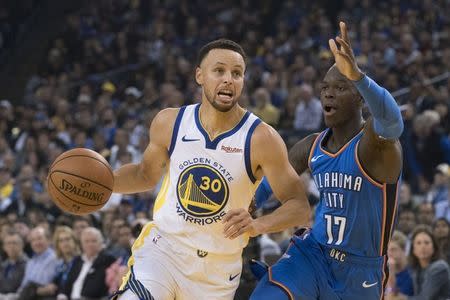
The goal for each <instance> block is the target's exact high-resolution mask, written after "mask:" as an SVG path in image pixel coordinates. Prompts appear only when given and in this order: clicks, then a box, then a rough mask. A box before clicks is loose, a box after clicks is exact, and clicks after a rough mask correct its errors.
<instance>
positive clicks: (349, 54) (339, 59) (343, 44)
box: [328, 22, 364, 81]
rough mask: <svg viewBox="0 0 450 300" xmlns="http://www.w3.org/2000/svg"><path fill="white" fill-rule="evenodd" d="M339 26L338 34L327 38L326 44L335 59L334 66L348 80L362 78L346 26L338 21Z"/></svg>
mask: <svg viewBox="0 0 450 300" xmlns="http://www.w3.org/2000/svg"><path fill="white" fill-rule="evenodd" d="M339 28H340V30H341V34H340V36H337V37H336V40H333V39H329V40H328V44H329V46H330V50H331V52H332V53H333V56H334V60H335V61H336V67H337V68H338V70H339V72H341V74H342V75H344V76H345V77H347V78H348V79H349V80H353V81H358V80H360V79H361V78H363V76H364V74H363V73H362V72H361V70H360V69H359V67H358V64H357V63H356V59H355V55H354V54H353V50H352V47H351V44H350V40H349V38H348V33H347V26H346V25H345V23H344V22H339ZM336 42H337V43H338V44H339V45H340V48H338V46H337V45H336Z"/></svg>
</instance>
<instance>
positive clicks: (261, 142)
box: [114, 39, 310, 300]
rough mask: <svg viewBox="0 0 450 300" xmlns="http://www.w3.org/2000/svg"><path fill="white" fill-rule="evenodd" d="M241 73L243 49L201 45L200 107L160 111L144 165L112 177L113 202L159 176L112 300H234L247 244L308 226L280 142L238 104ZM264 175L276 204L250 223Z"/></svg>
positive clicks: (217, 43)
mask: <svg viewBox="0 0 450 300" xmlns="http://www.w3.org/2000/svg"><path fill="white" fill-rule="evenodd" d="M244 72H245V54H244V51H243V49H242V48H241V46H239V45H238V44H236V43H235V42H233V41H230V40H224V39H221V40H216V41H213V42H211V43H209V44H207V45H205V46H204V47H203V48H202V49H201V50H200V53H199V59H198V67H197V69H196V74H195V79H196V81H197V83H198V84H199V85H200V86H201V87H202V102H201V104H196V105H189V106H186V107H182V108H180V109H165V110H162V111H161V112H159V113H158V115H157V116H156V117H155V118H154V120H153V122H152V124H151V126H150V143H149V145H148V147H147V149H146V150H145V153H144V156H143V159H142V161H141V162H140V163H139V164H128V165H125V166H123V167H121V168H120V169H118V170H116V171H115V173H114V179H115V181H114V192H115V193H137V192H142V191H145V190H148V189H150V188H152V187H154V186H155V185H156V184H157V183H158V181H159V180H160V178H161V177H162V176H163V175H164V181H163V184H162V187H161V191H160V192H159V195H158V197H157V199H156V202H155V206H154V213H153V216H154V221H153V222H151V223H149V224H147V225H146V226H145V227H144V228H143V229H142V232H141V234H140V236H139V237H138V239H137V240H136V242H135V243H134V245H133V248H132V250H133V255H132V257H131V258H130V261H129V263H128V265H129V266H130V271H129V272H128V274H127V276H126V277H125V278H124V282H123V284H122V286H121V288H120V291H119V292H118V293H117V294H118V295H120V296H119V299H121V300H122V299H145V300H148V299H157V300H165V299H177V300H179V299H233V296H234V294H235V291H236V289H237V287H238V284H239V279H240V273H241V268H242V258H241V254H242V249H243V248H244V247H245V246H246V245H247V242H248V238H249V237H253V236H256V235H259V234H262V233H269V232H276V231H282V230H284V229H286V228H290V227H293V226H305V225H307V224H308V221H309V217H310V207H309V204H308V201H307V199H306V196H305V193H304V190H303V188H302V186H301V183H300V179H299V177H298V175H297V174H296V173H295V171H294V170H293V168H292V167H291V165H290V164H289V162H288V158H287V151H286V147H285V144H284V142H283V140H282V139H281V137H280V136H279V135H278V133H277V132H276V131H275V130H274V129H273V128H272V127H270V126H269V125H267V124H265V123H263V122H261V121H260V120H259V119H258V118H257V117H256V116H255V115H253V114H251V113H250V112H248V111H247V110H245V109H244V108H242V107H241V106H239V104H238V99H239V97H240V95H241V92H242V88H243V85H244ZM263 176H266V177H267V178H268V180H269V182H270V185H271V186H272V188H273V190H274V193H275V195H276V196H277V198H278V199H280V201H281V202H282V205H281V206H280V208H278V209H277V210H276V211H274V212H273V213H272V214H270V215H266V216H263V217H260V218H257V219H253V218H252V217H251V216H250V214H249V212H248V209H249V205H250V203H251V200H252V197H253V195H254V193H255V190H256V188H257V186H258V184H259V182H260V180H261V178H262V177H263Z"/></svg>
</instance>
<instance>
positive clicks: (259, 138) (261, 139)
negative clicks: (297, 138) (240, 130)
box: [252, 121, 281, 145]
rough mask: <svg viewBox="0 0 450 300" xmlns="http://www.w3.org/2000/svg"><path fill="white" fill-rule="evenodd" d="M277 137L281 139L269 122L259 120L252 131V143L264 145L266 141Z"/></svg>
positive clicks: (271, 140) (272, 140)
mask: <svg viewBox="0 0 450 300" xmlns="http://www.w3.org/2000/svg"><path fill="white" fill-rule="evenodd" d="M277 139H281V137H280V135H279V134H278V132H277V131H276V130H275V129H274V128H273V127H272V126H270V125H269V124H267V123H265V122H263V121H261V122H260V123H259V124H258V126H256V128H255V131H254V132H253V136H252V144H254V145H264V144H265V143H267V142H274V141H275V140H277ZM266 145H267V144H266Z"/></svg>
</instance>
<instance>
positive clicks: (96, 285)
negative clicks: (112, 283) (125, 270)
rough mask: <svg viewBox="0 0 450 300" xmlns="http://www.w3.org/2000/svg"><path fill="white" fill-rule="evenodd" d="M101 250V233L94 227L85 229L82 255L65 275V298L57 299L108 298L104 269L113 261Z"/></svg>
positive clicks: (82, 237) (112, 258) (102, 244)
mask: <svg viewBox="0 0 450 300" xmlns="http://www.w3.org/2000/svg"><path fill="white" fill-rule="evenodd" d="M103 248H104V243H103V236H102V233H101V232H100V231H99V230H98V229H96V228H94V227H88V228H85V229H84V230H83V232H82V233H81V249H82V255H81V256H78V257H76V258H75V260H74V262H73V266H72V268H71V270H70V271H69V274H68V275H67V282H66V284H65V286H64V289H63V291H62V294H64V295H65V297H60V298H58V299H71V300H80V299H85V298H95V299H99V298H102V297H107V296H108V287H107V286H106V283H105V279H106V269H107V268H108V267H109V266H110V265H111V264H112V263H113V262H114V260H115V259H114V257H112V256H109V255H107V254H106V253H105V252H104V251H103ZM61 296H62V295H61Z"/></svg>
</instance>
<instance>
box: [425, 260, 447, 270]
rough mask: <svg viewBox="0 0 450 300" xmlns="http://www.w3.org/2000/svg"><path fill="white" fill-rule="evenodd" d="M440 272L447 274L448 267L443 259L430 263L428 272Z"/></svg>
mask: <svg viewBox="0 0 450 300" xmlns="http://www.w3.org/2000/svg"><path fill="white" fill-rule="evenodd" d="M442 271H447V272H449V266H448V264H447V262H446V261H445V260H443V259H439V260H437V261H435V262H432V263H431V265H430V267H429V272H430V273H431V272H433V273H434V272H442Z"/></svg>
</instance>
